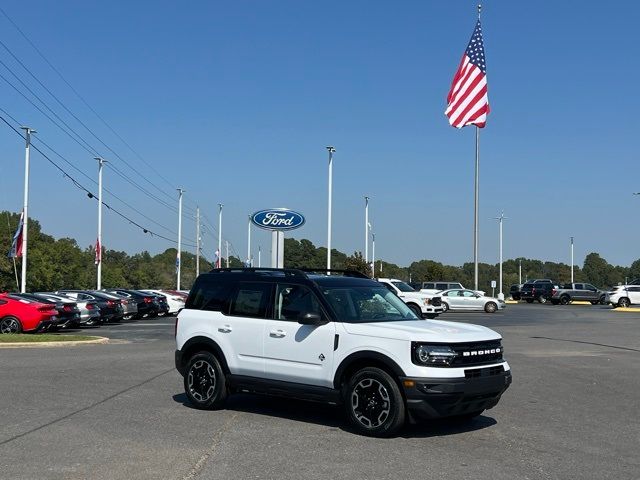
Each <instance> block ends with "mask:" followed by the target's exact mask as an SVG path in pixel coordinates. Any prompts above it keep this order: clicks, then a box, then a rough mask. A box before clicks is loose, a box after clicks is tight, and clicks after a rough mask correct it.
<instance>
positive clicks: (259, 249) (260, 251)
mask: <svg viewBox="0 0 640 480" xmlns="http://www.w3.org/2000/svg"><path fill="white" fill-rule="evenodd" d="M261 267H262V246H260V245H258V268H261Z"/></svg>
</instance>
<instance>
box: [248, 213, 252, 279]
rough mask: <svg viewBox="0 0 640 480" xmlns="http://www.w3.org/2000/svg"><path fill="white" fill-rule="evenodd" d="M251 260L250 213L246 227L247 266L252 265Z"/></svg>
mask: <svg viewBox="0 0 640 480" xmlns="http://www.w3.org/2000/svg"><path fill="white" fill-rule="evenodd" d="M252 263H253V262H252V261H251V215H249V226H248V227H247V266H248V267H252V266H253V265H252Z"/></svg>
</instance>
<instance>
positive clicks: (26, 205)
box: [20, 127, 36, 293]
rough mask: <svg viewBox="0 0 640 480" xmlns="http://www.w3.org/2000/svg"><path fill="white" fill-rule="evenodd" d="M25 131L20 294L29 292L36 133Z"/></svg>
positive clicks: (29, 130) (27, 128)
mask: <svg viewBox="0 0 640 480" xmlns="http://www.w3.org/2000/svg"><path fill="white" fill-rule="evenodd" d="M20 128H21V129H22V130H24V139H25V152H24V204H23V207H22V209H23V210H22V211H23V212H24V220H23V223H22V278H21V283H20V292H22V293H25V292H26V291H27V232H28V228H27V224H28V222H29V213H28V208H29V153H30V150H31V134H33V133H36V131H35V130H33V129H31V128H29V127H20Z"/></svg>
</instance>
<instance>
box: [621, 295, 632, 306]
mask: <svg viewBox="0 0 640 480" xmlns="http://www.w3.org/2000/svg"><path fill="white" fill-rule="evenodd" d="M629 305H631V302H630V301H629V299H628V298H627V297H622V298H621V299H620V300H618V306H619V307H622V308H627V307H628V306H629Z"/></svg>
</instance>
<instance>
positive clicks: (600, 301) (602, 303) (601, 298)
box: [598, 295, 607, 305]
mask: <svg viewBox="0 0 640 480" xmlns="http://www.w3.org/2000/svg"><path fill="white" fill-rule="evenodd" d="M598 303H599V304H600V305H606V304H607V302H606V301H605V296H604V295H602V296H601V297H600V300H598Z"/></svg>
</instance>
